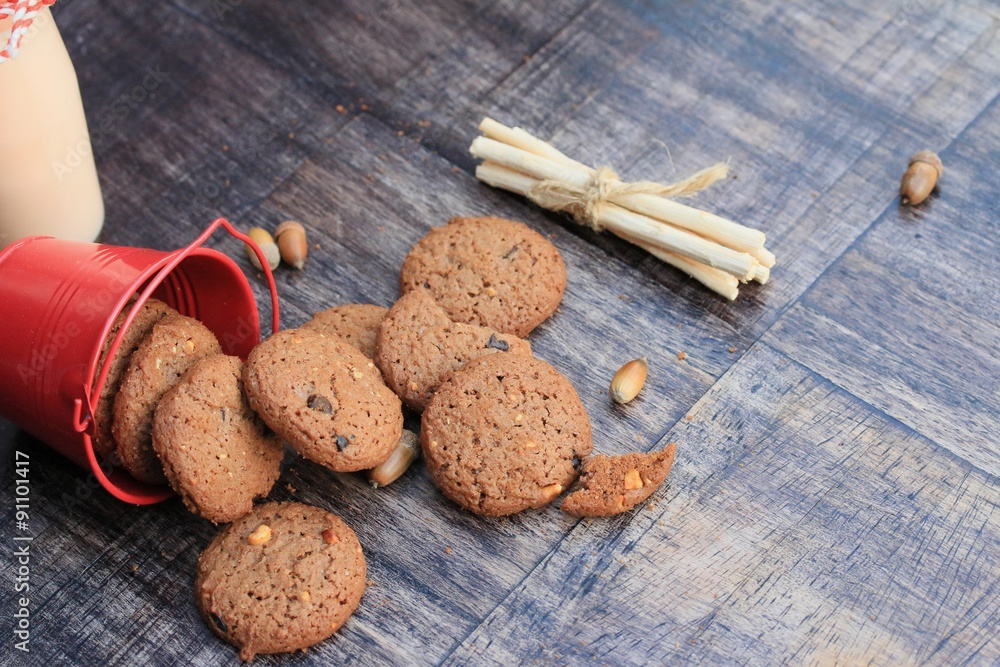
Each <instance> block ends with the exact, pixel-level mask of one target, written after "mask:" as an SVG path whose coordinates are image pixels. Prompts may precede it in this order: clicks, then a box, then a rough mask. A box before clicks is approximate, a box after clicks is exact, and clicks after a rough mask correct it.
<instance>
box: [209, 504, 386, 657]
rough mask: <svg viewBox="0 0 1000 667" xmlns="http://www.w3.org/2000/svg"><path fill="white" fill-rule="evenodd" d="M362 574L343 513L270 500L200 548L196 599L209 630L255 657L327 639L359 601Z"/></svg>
mask: <svg viewBox="0 0 1000 667" xmlns="http://www.w3.org/2000/svg"><path fill="white" fill-rule="evenodd" d="M366 573H367V570H366V564H365V556H364V553H363V552H362V550H361V544H360V543H359V542H358V538H357V537H356V536H355V534H354V531H352V530H351V528H350V527H349V526H348V525H347V524H346V523H344V522H343V520H341V519H340V517H338V516H336V515H335V514H332V513H330V512H327V511H326V510H323V509H320V508H318V507H311V506H309V505H303V504H301V503H267V504H264V505H260V506H258V507H257V508H256V509H254V511H253V512H252V513H250V514H248V515H246V516H244V517H243V518H241V519H239V520H237V521H235V522H234V523H232V524H231V525H230V526H229V527H228V528H226V529H225V530H223V531H222V532H221V533H219V535H218V536H216V538H215V539H214V540H212V543H211V544H209V545H208V548H206V549H205V551H204V552H203V553H202V554H201V558H200V559H199V560H198V576H197V579H196V581H195V599H196V601H197V604H198V610H199V611H200V612H201V615H202V618H204V619H205V623H207V624H208V627H209V628H211V629H212V632H214V633H215V634H216V635H218V636H219V637H221V638H222V639H224V640H226V641H227V642H229V643H230V644H232V645H233V646H235V647H237V648H238V649H240V657H241V658H242V659H243V660H252V659H253V657H254V656H255V655H256V654H258V653H284V652H288V651H295V650H297V649H303V648H306V647H308V646H312V645H313V644H316V643H317V642H321V641H323V640H324V639H326V638H327V637H330V636H331V635H332V634H333V633H335V632H336V631H337V630H338V629H339V628H340V626H342V625H343V624H344V623H345V622H346V621H347V619H348V617H350V615H351V614H352V613H354V610H355V609H356V608H357V606H358V603H359V602H360V601H361V596H362V595H363V594H364V590H365V576H366Z"/></svg>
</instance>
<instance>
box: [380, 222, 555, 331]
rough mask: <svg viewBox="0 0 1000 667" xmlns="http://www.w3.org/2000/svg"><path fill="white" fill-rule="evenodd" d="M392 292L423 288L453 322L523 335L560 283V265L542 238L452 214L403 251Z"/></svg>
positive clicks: (546, 311)
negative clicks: (396, 282) (453, 216)
mask: <svg viewBox="0 0 1000 667" xmlns="http://www.w3.org/2000/svg"><path fill="white" fill-rule="evenodd" d="M399 289H400V292H402V293H403V294H406V293H408V292H412V291H413V290H417V289H426V290H428V291H429V292H430V294H431V296H433V297H434V300H435V301H437V302H438V304H440V305H441V307H442V308H444V310H445V312H447V313H448V316H449V317H450V318H451V319H452V320H454V321H455V322H464V323H467V324H478V325H480V326H484V327H491V328H493V329H496V330H497V331H502V332H504V333H511V334H514V335H515V336H520V337H521V338H524V337H525V336H527V335H528V334H529V333H531V330H532V329H534V328H535V327H537V326H538V325H539V324H541V323H542V322H543V321H544V320H545V319H546V318H547V317H549V315H551V314H552V313H553V312H554V311H555V309H556V307H557V306H558V305H559V302H560V301H561V300H562V296H563V291H565V289H566V265H565V264H564V263H563V260H562V256H561V255H560V254H559V251H558V250H557V249H556V247H555V246H554V245H552V243H550V242H549V240H548V239H546V238H545V237H544V236H542V235H541V234H539V233H538V232H536V231H534V230H532V229H531V228H530V227H528V226H527V225H525V224H524V223H521V222H515V221H513V220H505V219H503V218H494V217H485V218H453V219H452V220H449V221H448V224H447V225H445V226H444V227H435V228H434V229H432V230H431V231H430V232H429V233H428V234H427V236H425V237H424V238H422V239H421V240H420V241H419V242H417V244H416V245H415V246H413V249H412V250H410V252H409V254H408V255H407V256H406V259H405V260H404V261H403V267H402V269H401V270H400V273H399Z"/></svg>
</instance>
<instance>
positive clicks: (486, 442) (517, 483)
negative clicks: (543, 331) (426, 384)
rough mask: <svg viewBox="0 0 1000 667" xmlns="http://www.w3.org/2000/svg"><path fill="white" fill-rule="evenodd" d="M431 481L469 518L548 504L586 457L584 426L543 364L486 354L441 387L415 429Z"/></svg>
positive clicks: (588, 443) (560, 381) (580, 411)
mask: <svg viewBox="0 0 1000 667" xmlns="http://www.w3.org/2000/svg"><path fill="white" fill-rule="evenodd" d="M420 443H421V446H422V448H423V453H424V456H425V457H426V459H427V470H428V471H429V472H430V475H431V479H432V480H433V481H434V483H435V484H436V485H437V486H438V488H439V489H441V491H442V492H443V493H444V494H445V495H446V496H447V497H448V498H450V499H452V500H453V501H455V502H456V503H458V504H459V505H461V506H462V507H465V508H466V509H469V510H471V511H473V512H475V513H477V514H483V515H486V516H502V515H505V514H513V513H515V512H520V511H521V510H524V509H528V508H531V507H541V506H542V505H545V504H546V503H549V502H551V501H552V500H553V499H554V498H556V496H558V495H559V494H560V493H562V492H563V491H564V490H565V489H566V488H567V487H569V485H570V484H572V483H573V480H575V479H576V475H577V473H576V468H575V467H574V461H575V460H578V459H580V458H583V457H585V456H587V455H588V454H590V452H591V451H592V450H593V441H592V436H591V430H590V419H589V418H588V417H587V411H586V410H585V409H584V407H583V404H582V403H581V402H580V398H579V397H578V396H577V393H576V390H575V389H574V388H573V385H571V384H570V382H569V380H567V379H566V378H565V376H563V375H562V374H561V373H560V372H559V371H557V370H556V369H555V368H554V367H553V366H551V365H550V364H548V363H546V362H544V361H542V360H540V359H535V358H533V357H527V356H512V355H507V354H491V355H488V356H485V357H480V358H479V359H476V360H474V361H471V362H469V363H468V364H466V365H465V366H464V367H463V368H462V369H461V370H459V371H456V372H455V373H453V374H452V375H451V376H450V377H449V378H448V379H446V380H445V381H444V382H442V383H441V386H440V387H438V390H437V392H436V393H435V394H434V397H433V398H432V399H431V401H430V403H429V404H428V405H427V409H426V410H425V411H424V414H423V419H422V421H421V430H420Z"/></svg>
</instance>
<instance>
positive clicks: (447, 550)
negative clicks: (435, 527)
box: [444, 547, 451, 556]
mask: <svg viewBox="0 0 1000 667" xmlns="http://www.w3.org/2000/svg"><path fill="white" fill-rule="evenodd" d="M444 552H445V553H446V554H447V555H449V556H450V555H451V547H445V548H444Z"/></svg>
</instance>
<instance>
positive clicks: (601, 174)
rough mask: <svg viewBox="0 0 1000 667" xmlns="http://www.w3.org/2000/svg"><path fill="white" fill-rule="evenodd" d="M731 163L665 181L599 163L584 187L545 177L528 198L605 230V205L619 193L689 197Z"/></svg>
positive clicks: (595, 227)
mask: <svg viewBox="0 0 1000 667" xmlns="http://www.w3.org/2000/svg"><path fill="white" fill-rule="evenodd" d="M728 173H729V166H728V165H727V164H726V163H724V162H719V163H717V164H714V165H712V166H711V167H707V168H705V169H702V170H701V171H698V172H695V173H694V174H692V175H691V176H689V177H687V178H685V179H684V180H681V181H677V182H676V183H670V184H666V185H665V184H663V183H656V182H654V181H636V182H635V183H626V182H624V181H622V180H621V179H620V178H619V177H618V174H616V173H615V171H614V170H613V169H611V167H598V168H597V169H595V170H594V173H593V175H592V176H591V177H590V180H589V181H588V182H587V185H586V186H585V187H583V188H578V187H575V186H573V185H570V184H568V183H564V182H562V181H554V180H545V181H541V182H539V183H538V184H536V185H535V186H533V187H532V188H531V190H530V191H529V192H528V198H529V199H531V200H532V201H533V202H535V203H536V204H538V205H539V206H541V207H543V208H547V209H549V210H552V211H565V212H567V213H569V214H570V215H572V216H573V218H574V219H575V220H576V221H577V222H579V223H580V224H581V225H586V226H587V227H590V228H591V229H593V230H594V231H595V232H601V231H603V230H604V225H603V224H601V221H600V209H601V206H602V205H603V204H605V203H607V202H609V201H611V200H613V199H614V198H616V197H621V196H624V195H658V196H660V197H685V196H689V195H693V194H694V193H696V192H698V191H700V190H704V189H705V188H707V187H708V186H710V185H712V184H713V183H715V182H716V181H718V180H720V179H723V178H725V177H726V174H728Z"/></svg>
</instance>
